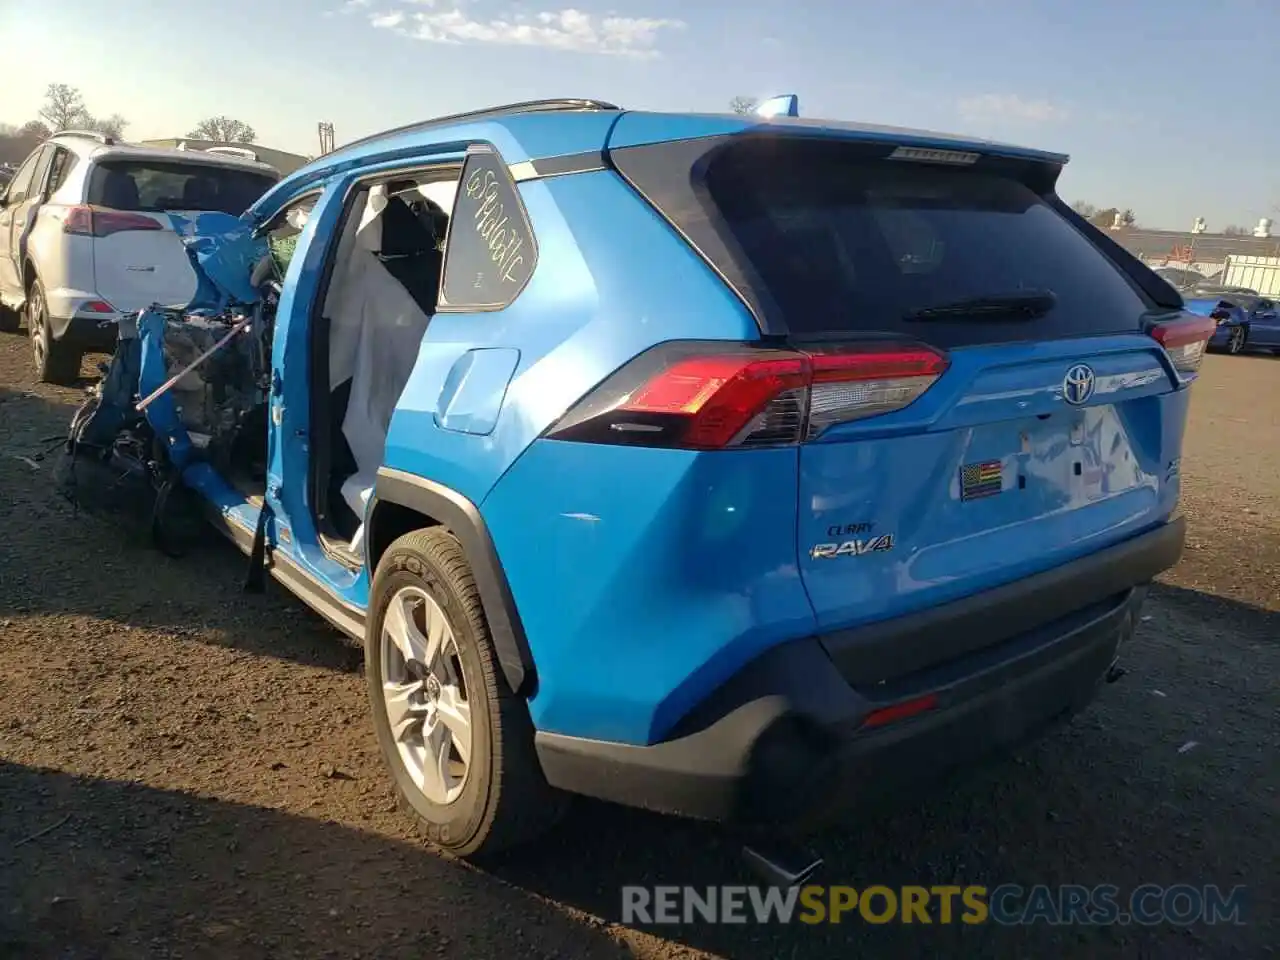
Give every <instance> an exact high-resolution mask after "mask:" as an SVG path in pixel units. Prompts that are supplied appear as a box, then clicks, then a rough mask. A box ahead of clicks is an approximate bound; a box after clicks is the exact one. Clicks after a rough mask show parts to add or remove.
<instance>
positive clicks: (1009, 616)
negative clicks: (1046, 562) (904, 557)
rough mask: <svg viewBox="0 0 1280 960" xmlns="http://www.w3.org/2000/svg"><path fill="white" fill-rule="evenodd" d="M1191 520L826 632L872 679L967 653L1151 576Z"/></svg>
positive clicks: (832, 645) (854, 679) (847, 671)
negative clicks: (906, 611) (964, 593)
mask: <svg viewBox="0 0 1280 960" xmlns="http://www.w3.org/2000/svg"><path fill="white" fill-rule="evenodd" d="M1185 538H1186V521H1185V520H1184V519H1181V518H1179V519H1176V520H1172V521H1170V522H1169V523H1166V524H1164V525H1163V526H1161V527H1158V528H1157V529H1155V530H1152V531H1151V532H1149V533H1145V534H1140V535H1139V536H1137V537H1133V538H1132V539H1129V540H1125V541H1124V542H1122V543H1119V544H1117V545H1116V546H1114V547H1109V548H1107V549H1106V550H1099V551H1098V552H1097V553H1092V554H1089V555H1088V556H1086V557H1082V558H1080V559H1079V560H1074V561H1072V562H1070V563H1066V564H1063V565H1062V566H1059V567H1054V568H1053V569H1052V570H1047V571H1045V572H1044V573H1039V574H1036V575H1034V576H1031V577H1026V578H1024V579H1022V580H1017V581H1014V582H1013V583H1009V584H1005V585H1004V586H1002V587H996V588H995V589H992V590H984V591H983V592H982V593H979V594H976V595H974V596H971V597H965V598H964V599H962V600H956V601H953V602H952V603H947V604H943V605H942V606H939V607H934V608H932V609H929V610H924V611H922V612H920V613H916V614H911V615H908V616H905V617H895V618H894V619H892V620H886V621H883V622H881V623H873V624H870V625H868V626H864V627H856V628H854V629H851V630H842V631H839V632H836V633H828V634H825V635H824V636H823V637H822V638H821V640H822V644H823V646H824V647H825V648H826V650H827V652H828V653H829V654H830V655H831V659H832V660H833V661H835V664H836V666H837V668H839V670H840V674H841V675H842V676H843V677H844V679H845V680H846V681H847V682H848V683H850V684H851V685H853V686H855V687H872V686H874V685H876V684H879V683H884V682H888V681H892V680H895V679H898V678H901V677H904V676H907V675H909V674H912V673H915V672H917V671H920V670H924V669H927V668H929V667H933V666H936V665H938V664H940V663H945V662H946V661H948V660H953V659H956V658H958V657H963V656H965V655H967V654H970V653H973V652H975V651H977V650H980V649H982V648H985V647H992V646H995V645H997V644H999V643H1001V642H1003V641H1005V640H1007V639H1009V638H1010V637H1014V636H1017V635H1019V634H1024V633H1027V632H1029V631H1032V630H1035V629H1036V628H1038V627H1041V626H1043V625H1045V624H1048V623H1052V622H1054V621H1057V620H1060V619H1061V618H1063V617H1065V616H1067V615H1069V614H1071V613H1073V612H1075V611H1077V610H1082V609H1084V608H1086V607H1089V606H1090V605H1092V604H1096V603H1100V602H1103V601H1106V600H1107V599H1108V598H1111V597H1115V596H1116V595H1118V594H1121V593H1123V592H1124V591H1126V590H1128V589H1130V588H1132V587H1135V586H1138V585H1139V584H1142V583H1147V582H1149V581H1150V580H1151V579H1152V578H1153V577H1155V576H1156V575H1157V574H1159V573H1163V572H1164V571H1165V570H1168V569H1169V568H1170V567H1172V566H1174V565H1175V564H1176V563H1177V562H1178V559H1179V557H1181V555H1182V546H1183V541H1184V540H1185Z"/></svg>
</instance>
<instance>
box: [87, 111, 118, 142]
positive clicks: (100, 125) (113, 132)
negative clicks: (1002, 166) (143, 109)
mask: <svg viewBox="0 0 1280 960" xmlns="http://www.w3.org/2000/svg"><path fill="white" fill-rule="evenodd" d="M81 123H82V124H83V125H84V129H85V130H96V131H97V132H98V133H105V134H106V135H107V136H108V137H114V138H115V139H117V140H119V139H120V138H121V137H123V136H124V128H125V127H127V126H128V125H129V121H128V120H126V119H125V118H124V117H122V116H120V114H118V113H113V114H112V115H111V116H109V117H91V116H89V115H88V114H87V113H86V114H85V115H84V119H83V120H81Z"/></svg>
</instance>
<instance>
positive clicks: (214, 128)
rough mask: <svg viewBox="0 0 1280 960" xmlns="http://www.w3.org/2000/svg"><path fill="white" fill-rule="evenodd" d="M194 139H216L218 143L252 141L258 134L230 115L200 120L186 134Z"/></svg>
mask: <svg viewBox="0 0 1280 960" xmlns="http://www.w3.org/2000/svg"><path fill="white" fill-rule="evenodd" d="M187 136H188V137H193V138H195V139H196V140H217V141H218V142H219V143H253V141H254V140H255V139H257V136H258V134H257V133H256V132H255V131H254V129H253V127H251V126H249V125H248V124H247V123H244V122H242V121H240V120H233V119H232V118H231V117H209V118H208V119H207V120H201V121H200V122H199V123H198V124H196V126H195V128H194V129H193V130H192V131H191V132H190V133H188V134H187Z"/></svg>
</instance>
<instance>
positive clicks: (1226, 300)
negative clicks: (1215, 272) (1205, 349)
mask: <svg viewBox="0 0 1280 960" xmlns="http://www.w3.org/2000/svg"><path fill="white" fill-rule="evenodd" d="M1184 297H1185V302H1186V307H1187V309H1188V310H1189V311H1190V312H1192V313H1195V314H1199V315H1200V316H1204V317H1209V318H1210V319H1212V320H1213V321H1214V322H1215V323H1216V324H1217V326H1216V328H1215V329H1214V332H1213V336H1212V337H1210V338H1209V349H1211V350H1219V351H1224V352H1226V353H1244V352H1245V351H1247V350H1253V349H1269V350H1273V351H1280V306H1277V304H1276V301H1275V300H1273V299H1272V298H1270V297H1266V296H1261V295H1259V294H1258V293H1257V291H1254V290H1245V289H1243V288H1238V287H1205V286H1199V287H1196V288H1194V289H1192V290H1189V291H1188V292H1187V293H1185V294H1184Z"/></svg>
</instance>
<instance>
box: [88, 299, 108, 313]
mask: <svg viewBox="0 0 1280 960" xmlns="http://www.w3.org/2000/svg"><path fill="white" fill-rule="evenodd" d="M80 312H81V313H115V312H116V311H115V307H113V306H111V304H109V303H107V301H105V300H90V301H89V302H88V303H86V304H84V306H82V307H81V308H80Z"/></svg>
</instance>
